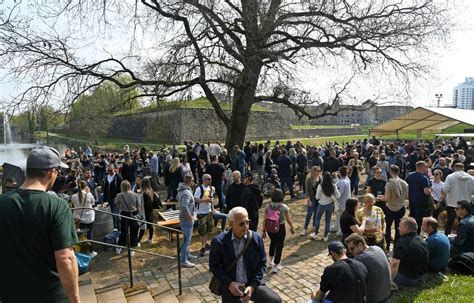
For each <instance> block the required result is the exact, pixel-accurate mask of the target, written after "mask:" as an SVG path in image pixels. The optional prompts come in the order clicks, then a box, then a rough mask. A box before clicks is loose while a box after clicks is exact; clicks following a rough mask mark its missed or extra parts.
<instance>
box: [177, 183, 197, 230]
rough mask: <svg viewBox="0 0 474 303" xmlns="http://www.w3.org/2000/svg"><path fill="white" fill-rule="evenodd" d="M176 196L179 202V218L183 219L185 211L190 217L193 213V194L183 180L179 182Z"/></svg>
mask: <svg viewBox="0 0 474 303" xmlns="http://www.w3.org/2000/svg"><path fill="white" fill-rule="evenodd" d="M177 198H178V202H179V220H180V221H181V220H184V219H185V214H186V213H189V214H190V215H191V217H192V216H193V215H194V196H193V192H192V190H191V188H190V187H189V186H187V185H186V184H184V183H183V182H181V183H179V185H178V196H177Z"/></svg>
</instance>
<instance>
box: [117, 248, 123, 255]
mask: <svg viewBox="0 0 474 303" xmlns="http://www.w3.org/2000/svg"><path fill="white" fill-rule="evenodd" d="M115 253H116V254H117V255H120V254H121V253H122V249H121V248H120V247H116V248H115Z"/></svg>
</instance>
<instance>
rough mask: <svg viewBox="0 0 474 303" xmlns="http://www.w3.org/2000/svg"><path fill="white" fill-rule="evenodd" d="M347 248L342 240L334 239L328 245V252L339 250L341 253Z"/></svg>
mask: <svg viewBox="0 0 474 303" xmlns="http://www.w3.org/2000/svg"><path fill="white" fill-rule="evenodd" d="M344 249H345V247H344V245H343V244H342V242H341V241H332V242H330V243H329V245H328V252H329V254H331V252H337V253H340V252H341V251H343V250H344Z"/></svg>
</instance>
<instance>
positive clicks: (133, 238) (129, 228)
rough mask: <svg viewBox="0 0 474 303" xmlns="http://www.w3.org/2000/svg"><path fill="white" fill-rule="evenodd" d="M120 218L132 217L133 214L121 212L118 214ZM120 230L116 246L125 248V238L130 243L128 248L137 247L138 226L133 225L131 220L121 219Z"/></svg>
mask: <svg viewBox="0 0 474 303" xmlns="http://www.w3.org/2000/svg"><path fill="white" fill-rule="evenodd" d="M120 214H121V215H122V216H127V217H133V215H134V213H129V212H125V211H122V212H121V213H120ZM121 221H122V223H121V226H120V227H121V228H120V237H119V240H118V245H122V246H127V237H130V238H129V241H130V247H135V246H137V245H138V226H137V225H136V224H134V222H133V221H132V220H129V219H127V218H121Z"/></svg>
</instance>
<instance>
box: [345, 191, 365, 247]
mask: <svg viewBox="0 0 474 303" xmlns="http://www.w3.org/2000/svg"><path fill="white" fill-rule="evenodd" d="M358 209H359V200H358V199H356V198H349V199H347V201H346V210H345V211H344V212H343V213H342V215H341V221H340V225H341V233H342V235H341V242H342V243H344V244H345V243H346V242H345V240H346V238H347V237H348V236H349V235H351V234H352V233H356V234H358V235H363V234H364V230H365V223H366V222H367V220H366V219H364V220H362V223H361V224H360V226H359V224H358V223H357V220H356V218H355V213H356V211H357V210H358ZM349 252H350V251H349Z"/></svg>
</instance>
